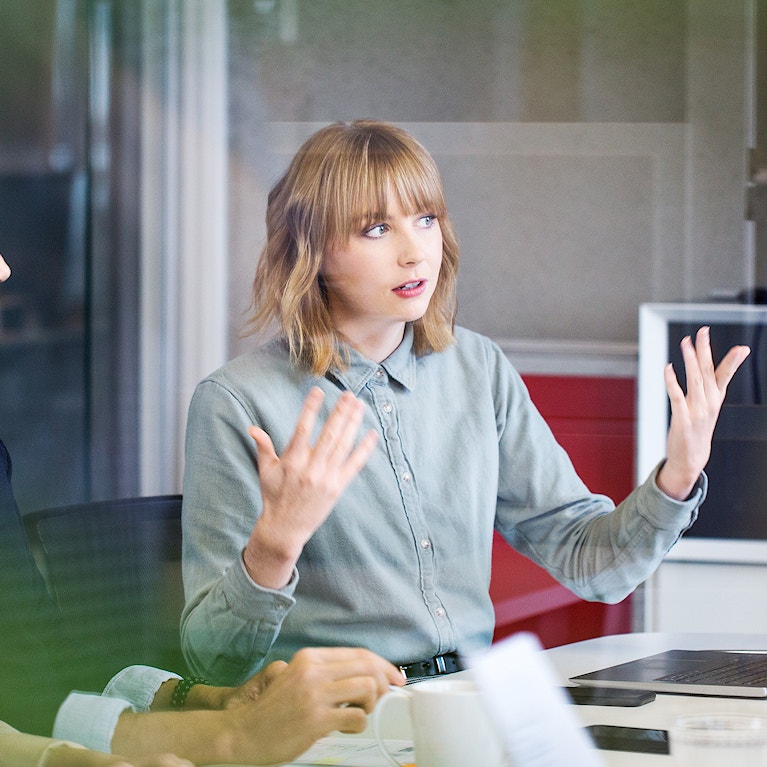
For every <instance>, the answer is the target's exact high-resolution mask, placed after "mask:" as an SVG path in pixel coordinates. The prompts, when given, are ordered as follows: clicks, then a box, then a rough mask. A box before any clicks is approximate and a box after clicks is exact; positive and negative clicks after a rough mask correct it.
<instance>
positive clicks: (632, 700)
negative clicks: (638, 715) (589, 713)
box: [564, 685, 655, 706]
mask: <svg viewBox="0 0 767 767" xmlns="http://www.w3.org/2000/svg"><path fill="white" fill-rule="evenodd" d="M564 689H565V692H566V693H567V694H568V695H569V697H570V700H571V702H573V703H577V704H578V705H579V706H644V704H645V703H650V702H651V701H653V700H655V693H654V692H652V691H651V690H633V689H624V690H619V689H617V688H613V687H586V686H585V685H584V686H582V687H565V688H564Z"/></svg>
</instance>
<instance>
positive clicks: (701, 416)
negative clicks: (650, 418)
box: [656, 327, 751, 501]
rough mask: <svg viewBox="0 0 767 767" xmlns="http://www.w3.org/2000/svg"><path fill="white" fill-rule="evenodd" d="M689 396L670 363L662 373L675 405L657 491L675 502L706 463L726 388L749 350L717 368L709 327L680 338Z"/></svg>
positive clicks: (737, 351)
mask: <svg viewBox="0 0 767 767" xmlns="http://www.w3.org/2000/svg"><path fill="white" fill-rule="evenodd" d="M681 346H682V355H683V357H684V367H685V374H686V377H687V394H685V393H684V391H683V390H682V387H681V386H680V385H679V382H678V381H677V377H676V374H675V373H674V368H673V366H672V365H671V363H669V364H668V365H666V368H665V370H664V376H665V380H666V390H667V391H668V396H669V400H670V402H671V424H670V426H669V431H668V439H667V443H666V462H665V464H664V465H663V467H662V469H661V470H660V472H659V473H658V476H657V480H656V481H657V484H658V487H659V488H660V489H661V490H662V491H663V492H664V493H666V495H668V496H670V497H672V498H676V499H677V500H680V501H682V500H684V499H686V498H687V497H688V496H689V495H690V493H691V492H692V490H693V488H694V487H695V483H696V482H697V480H698V477H699V476H700V474H701V472H702V471H703V469H704V468H705V466H706V464H707V463H708V459H709V457H710V455H711V440H712V438H713V436H714V427H715V426H716V421H717V419H718V418H719V411H720V410H721V408H722V403H723V402H724V397H725V394H726V393H727V386H728V385H729V383H730V381H731V380H732V377H733V376H734V375H735V372H736V371H737V369H738V368H739V367H740V366H741V364H742V363H743V360H745V359H746V357H748V355H749V353H750V351H751V350H750V349H749V348H748V346H733V347H732V349H730V350H729V351H728V352H727V354H726V356H725V357H724V359H723V360H722V361H721V362H720V363H719V365H718V366H717V367H716V368H714V359H713V356H712V353H711V338H710V332H709V328H708V327H702V328H700V330H698V333H697V334H696V337H695V344H694V345H693V342H692V338H691V337H690V336H686V337H685V338H683V339H682V344H681Z"/></svg>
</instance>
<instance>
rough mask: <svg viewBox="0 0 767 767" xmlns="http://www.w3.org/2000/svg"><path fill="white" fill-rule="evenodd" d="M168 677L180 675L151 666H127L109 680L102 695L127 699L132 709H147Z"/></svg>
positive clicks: (175, 677) (173, 677) (176, 677)
mask: <svg viewBox="0 0 767 767" xmlns="http://www.w3.org/2000/svg"><path fill="white" fill-rule="evenodd" d="M169 679H181V677H180V676H179V675H178V674H174V673H172V672H171V671H162V670H161V669H159V668H153V667H152V666H128V667H127V668H124V669H123V670H122V671H120V672H119V673H117V674H115V675H114V676H113V677H112V678H111V679H110V680H109V682H108V683H107V686H106V687H105V688H104V692H103V693H102V695H106V696H108V697H110V698H120V699H122V700H124V701H128V702H129V703H130V704H131V706H132V708H133V710H134V711H149V708H150V707H151V705H152V701H153V700H154V697H155V695H157V691H158V690H159V689H160V687H161V685H162V684H163V682H167V681H168V680H169Z"/></svg>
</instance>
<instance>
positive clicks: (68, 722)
mask: <svg viewBox="0 0 767 767" xmlns="http://www.w3.org/2000/svg"><path fill="white" fill-rule="evenodd" d="M130 708H131V704H130V703H128V701H127V700H121V699H120V698H110V697H104V696H102V695H94V694H90V693H83V692H71V693H69V695H68V696H67V699H66V700H65V701H64V702H63V703H62V704H61V707H60V708H59V710H58V713H57V714H56V721H55V722H54V724H53V737H54V738H57V739H60V740H71V741H74V742H75V743H82V745H84V746H86V747H87V748H92V749H93V750H95V751H103V752H105V753H107V754H109V753H111V752H112V737H113V736H114V732H115V727H117V720H118V719H119V718H120V714H122V713H123V711H125V710H126V709H130Z"/></svg>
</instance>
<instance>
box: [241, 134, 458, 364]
mask: <svg viewBox="0 0 767 767" xmlns="http://www.w3.org/2000/svg"><path fill="white" fill-rule="evenodd" d="M390 190H393V192H394V194H395V195H396V197H397V202H398V203H399V205H400V207H401V208H402V210H403V211H404V212H405V213H406V214H408V215H415V214H417V213H424V212H429V213H433V214H435V215H436V216H437V219H438V221H439V225H440V229H441V232H442V266H441V269H440V275H439V279H438V280H437V285H436V288H435V292H434V295H433V296H432V299H431V301H430V303H429V307H428V309H427V310H426V313H425V314H424V316H423V317H422V318H420V319H419V320H416V321H415V322H414V323H413V331H414V348H415V352H416V354H418V355H425V354H428V353H430V352H433V351H441V350H443V349H445V348H446V347H447V346H449V345H450V343H452V341H453V327H454V323H455V313H456V278H457V273H458V242H457V240H456V237H455V234H454V232H453V228H452V225H451V224H450V221H449V218H448V215H447V206H446V204H445V197H444V191H443V187H442V180H441V178H440V175H439V171H438V170H437V166H436V164H435V162H434V160H433V159H432V157H431V155H430V154H429V153H428V152H427V151H426V149H424V147H423V146H421V144H420V143H418V141H416V140H415V139H414V138H413V137H412V136H411V135H410V134H409V133H407V132H406V131H404V130H402V129H401V128H397V127H396V126H394V125H391V124H388V123H384V122H376V121H372V120H358V121H355V122H352V123H340V122H339V123H334V124H332V125H328V126H326V127H325V128H322V129H320V130H319V131H317V132H316V133H315V134H314V135H312V136H311V137H310V138H309V139H308V140H307V141H306V142H305V143H304V145H303V146H302V147H301V148H300V149H299V150H298V152H297V153H296V156H295V157H294V158H293V160H292V162H291V164H290V166H289V168H288V170H287V171H286V173H285V174H284V175H283V177H282V178H281V179H280V180H279V181H278V182H277V183H276V184H275V185H274V187H272V190H271V191H270V193H269V198H268V205H267V210H266V233H267V241H266V246H265V247H264V249H263V251H262V252H261V256H260V258H259V261H258V265H257V267H256V275H255V279H254V282H253V312H252V315H251V318H250V321H249V328H250V330H251V332H259V331H265V330H267V329H269V328H272V327H274V326H275V325H276V326H277V327H278V328H279V330H280V331H281V332H282V333H283V334H284V336H285V338H286V339H287V342H288V345H289V347H290V353H291V356H292V358H293V359H294V360H295V361H296V362H297V363H299V364H301V365H304V366H306V367H308V368H309V369H310V370H311V371H312V372H313V373H315V374H316V375H324V374H325V373H327V372H328V370H330V369H331V368H339V369H343V368H345V367H346V366H347V364H348V363H347V361H346V360H345V359H344V357H343V354H342V352H341V350H340V348H339V343H338V341H339V340H340V339H339V337H338V334H337V333H336V331H335V329H334V328H333V325H332V323H331V318H330V313H329V311H328V304H327V295H326V291H325V287H324V285H323V281H322V276H321V269H322V265H323V259H324V256H325V254H326V253H327V252H328V251H329V250H330V249H332V248H334V247H336V246H338V245H339V244H340V245H343V244H345V243H346V242H348V240H349V237H350V236H351V235H352V233H354V232H358V231H361V229H362V228H363V227H364V226H365V224H366V223H368V222H370V221H373V222H375V220H378V219H382V218H384V217H385V216H386V212H387V202H388V200H387V196H388V194H389V193H390Z"/></svg>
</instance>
